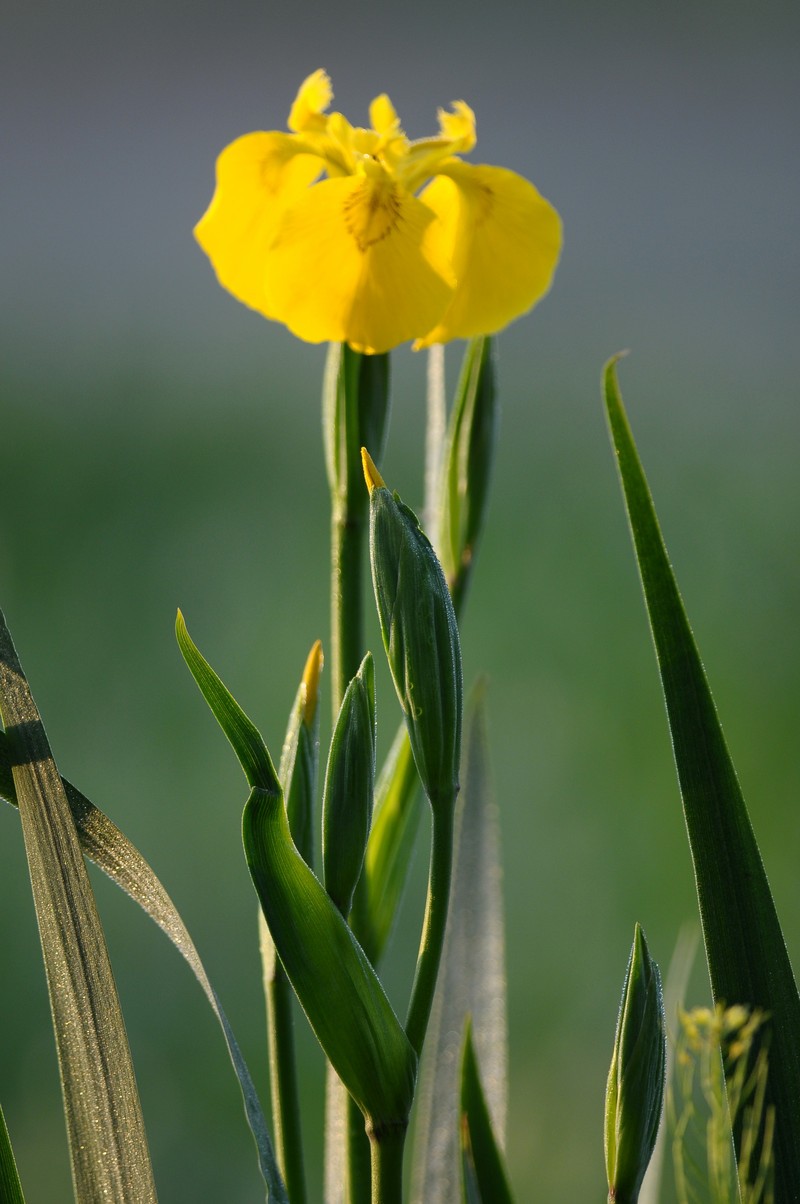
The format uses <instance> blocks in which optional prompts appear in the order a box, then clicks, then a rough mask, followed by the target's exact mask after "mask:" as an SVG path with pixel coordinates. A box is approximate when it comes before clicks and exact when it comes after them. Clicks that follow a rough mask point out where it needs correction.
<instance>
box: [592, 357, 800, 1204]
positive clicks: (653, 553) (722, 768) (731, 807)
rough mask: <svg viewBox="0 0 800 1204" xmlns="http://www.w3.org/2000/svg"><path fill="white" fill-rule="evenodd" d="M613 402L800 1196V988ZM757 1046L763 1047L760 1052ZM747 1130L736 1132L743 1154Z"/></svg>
mask: <svg viewBox="0 0 800 1204" xmlns="http://www.w3.org/2000/svg"><path fill="white" fill-rule="evenodd" d="M604 385H605V403H606V410H607V414H608V422H609V427H610V430H611V438H612V441H613V445H614V450H615V452H616V455H617V464H618V468H619V473H620V478H621V481H622V488H623V492H624V495H625V504H626V506H627V510H628V518H629V521H630V527H631V532H632V535H633V543H634V548H635V552H636V559H637V562H638V565H639V572H640V574H641V579H642V587H643V589H644V596H645V602H646V605H647V610H648V614H649V618H650V626H651V630H652V633H653V641H654V644H655V650H656V659H657V661H658V667H659V672H660V674H661V683H662V687H663V690H664V699H665V702H666V707H667V717H668V720H669V726H670V731H671V733H672V745H673V751H674V755H675V764H676V766H677V770H678V780H679V782H680V789H681V795H682V798H683V811H684V816H685V818H686V828H687V832H688V835H689V844H690V847H691V852H692V860H693V862H694V873H695V882H696V885H697V896H698V901H699V905H700V919H701V922H702V926H703V937H704V940H705V947H706V956H707V958H708V967H709V972H710V975H711V985H712V989H713V993H714V999H715V1001H717V1002H722V1003H724V1004H728V1005H731V1004H744V1005H745V1006H747V1007H749V1008H759V1009H762V1010H763V1011H765V1012H766V1013H767V1014H768V1015H769V1017H770V1019H769V1021H768V1022H767V1023H766V1024H765V1025H764V1026H763V1036H764V1038H765V1039H766V1040H767V1041H768V1042H769V1057H770V1072H769V1077H768V1080H767V1100H766V1106H767V1107H768V1106H769V1105H770V1104H772V1105H774V1106H775V1116H776V1134H775V1201H776V1204H789V1201H792V1202H796V1201H798V1200H800V997H798V993H797V985H796V983H795V978H794V974H793V972H792V967H791V964H790V962H789V955H788V953H787V951H786V944H785V942H784V939H783V933H782V932H781V927H780V923H779V921H778V916H777V912H776V910H775V903H774V901H773V898H772V894H771V892H770V889H769V883H768V882H767V876H766V873H765V872H764V865H763V862H762V860H761V854H760V852H759V849H758V845H757V843H756V839H755V836H754V834H753V829H752V826H751V823H750V817H749V815H748V813H747V808H746V806H745V802H744V798H743V796H742V792H741V788H740V786H739V782H738V780H737V777H736V772H735V770H734V767H733V762H732V761H731V758H730V754H729V752H728V748H727V745H726V743H725V737H724V736H723V733H722V728H721V727H720V722H719V719H718V717H717V712H716V708H715V706H714V702H713V699H712V697H711V691H710V689H709V686H708V681H707V680H706V675H705V672H704V670H703V666H702V663H701V661H700V656H699V653H698V650H697V646H696V644H695V642H694V637H693V635H692V632H691V629H690V627H689V622H688V619H687V617H686V612H685V611H684V608H683V602H682V601H681V597H680V594H679V592H678V586H677V583H676V581H675V577H674V575H673V573H672V569H671V567H670V563H669V559H668V556H667V550H666V547H665V546H664V541H663V539H662V536H661V531H660V529H659V525H658V519H657V518H656V512H655V508H654V506H653V501H652V498H651V496H650V491H649V489H648V486H647V481H646V479H645V476H644V472H643V471H642V466H641V464H640V462H639V458H638V455H637V452H636V446H635V444H634V441H633V436H632V434H631V430H630V427H629V425H628V420H627V417H626V415H625V410H624V408H623V405H622V398H621V396H620V393H619V387H618V384H617V376H616V359H614V360H611V362H610V363H609V364H608V365H607V366H606V370H605V381H604ZM755 1053H757V1051H754V1056H755ZM740 1137H741V1132H740V1131H737V1132H735V1133H734V1139H735V1141H736V1143H737V1154H738V1152H739V1143H740Z"/></svg>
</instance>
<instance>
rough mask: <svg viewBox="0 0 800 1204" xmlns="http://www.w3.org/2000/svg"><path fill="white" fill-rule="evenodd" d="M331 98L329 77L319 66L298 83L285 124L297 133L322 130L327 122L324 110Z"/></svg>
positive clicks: (331, 91)
mask: <svg viewBox="0 0 800 1204" xmlns="http://www.w3.org/2000/svg"><path fill="white" fill-rule="evenodd" d="M332 100H333V89H332V88H331V81H330V78H329V76H328V74H327V72H326V71H323V70H322V68H321V67H320V68H319V70H318V71H314V72H313V74H312V75H309V76H308V77H307V78H306V79H304V80H303V82H302V84H301V85H300V87H299V89H298V92H297V96H296V97H295V99H294V104H293V105H292V108H291V111H290V113H289V120H288V121H287V123H286V124H287V125H288V126H289V129H290V130H295V131H296V132H297V133H298V134H302V133H305V132H307V131H312V132H320V131H322V130H324V129H325V125H326V122H327V117H325V110H326V109H327V107H328V105H329V104H330V103H331V101H332Z"/></svg>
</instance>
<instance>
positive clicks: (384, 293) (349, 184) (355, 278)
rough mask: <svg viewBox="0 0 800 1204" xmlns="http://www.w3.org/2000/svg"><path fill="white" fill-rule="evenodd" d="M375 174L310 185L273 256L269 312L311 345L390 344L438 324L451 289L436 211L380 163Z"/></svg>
mask: <svg viewBox="0 0 800 1204" xmlns="http://www.w3.org/2000/svg"><path fill="white" fill-rule="evenodd" d="M368 172H369V174H359V175H356V176H349V177H341V178H339V179H329V180H322V181H321V182H320V183H318V184H315V185H314V187H313V188H310V189H308V190H307V192H305V193H304V194H303V195H302V196H301V197H300V198H299V199H298V200H297V202H296V203H295V204H293V205H292V206H291V207H290V208H289V209H288V210H287V212H286V214H285V216H284V218H283V221H282V223H281V228H280V231H279V232H278V234H277V235H276V237H275V239H274V241H273V244H272V247H271V249H270V252H269V254H268V256H267V264H266V267H267V272H266V279H267V285H266V287H267V296H268V302H269V306H270V309H271V310H272V312H273V313H274V314H275V315H276V316H277V317H278V318H279V320H280V321H281V322H284V323H285V325H286V326H288V327H289V329H290V330H291V331H293V333H294V334H296V335H298V337H299V338H301V339H305V340H306V341H307V342H309V343H319V342H323V341H325V340H329V341H331V342H339V341H344V342H348V343H350V344H351V345H352V346H354V347H356V348H358V349H360V350H363V351H373V352H378V351H388V350H389V349H390V348H391V347H395V346H397V344H398V343H403V342H405V341H406V340H407V339H411V338H415V337H417V336H419V335H421V334H424V333H425V332H426V331H427V330H429V329H430V328H431V326H432V325H433V324H434V323H436V322H437V321H438V319H439V318H440V317H441V315H442V314H443V313H444V311H445V309H446V308H447V305H448V302H449V300H450V297H451V296H452V290H453V277H452V273H451V271H450V266H449V263H448V262H447V260H446V259H445V258H444V257H443V255H442V254H441V252H440V250H439V248H438V246H434V245H432V243H431V237H430V225H431V221H432V214H431V212H430V210H429V209H427V207H426V206H425V205H423V204H422V203H421V202H420V201H419V200H418V199H417V198H416V197H414V196H412V195H411V194H410V193H408V192H406V191H405V190H404V189H402V188H400V187H399V186H398V185H397V183H396V182H395V181H393V180H392V179H391V178H390V177H389V176H388V175H386V173H385V172H382V171H381V170H380V168H379V167H378V166H377V164H371V165H370V166H369V167H368Z"/></svg>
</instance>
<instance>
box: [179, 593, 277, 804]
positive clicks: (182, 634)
mask: <svg viewBox="0 0 800 1204" xmlns="http://www.w3.org/2000/svg"><path fill="white" fill-rule="evenodd" d="M175 635H176V638H177V640H178V647H179V648H180V650H181V653H182V655H183V659H184V660H185V661H186V664H187V666H188V668H189V672H190V673H191V675H192V677H193V678H194V679H195V681H196V682H197V686H198V688H199V690H200V693H201V694H202V695H203V697H204V698H205V700H206V702H207V703H208V705H209V708H210V709H211V712H212V714H213V716H214V718H215V719H216V721H217V723H218V724H219V725H220V727H221V728H222V730H223V732H224V733H225V735H226V737H227V739H228V741H229V743H230V745H231V747H232V748H233V751H234V752H235V753H236V756H237V758H238V761H239V764H240V765H241V767H242V770H243V772H244V776H245V777H246V778H247V782H248V785H250V786H251V787H253V788H254V789H260V790H268V791H270V792H271V793H273V794H280V792H281V787H280V783H279V782H278V776H277V774H276V773H275V767H274V765H273V764H272V759H271V758H270V755H269V753H268V752H267V748H266V745H265V744H264V741H263V740H262V738H261V734H260V733H259V731H258V729H257V728H256V726H255V725H254V724H253V723H252V722H251V721H250V720H249V719H248V717H247V715H245V713H244V711H243V710H242V708H241V707H240V706H239V704H238V703H237V702H236V699H235V698H234V697H233V695H232V694H231V693H230V691H229V690H228V689H227V687H226V686H225V685H224V684H223V682H222V681H221V679H220V678H219V677H218V676H217V674H216V673H215V672H214V670H213V669H212V668H211V666H210V665H209V663H208V661H207V660H206V659H205V657H204V656H203V655H202V654H201V653H200V651H199V650H198V648H197V647H196V645H195V644H194V643H193V641H192V639H191V637H190V635H189V632H188V631H187V630H186V623H185V622H184V618H183V615H182V614H181V612H180V611H178V617H177V619H176V620H175Z"/></svg>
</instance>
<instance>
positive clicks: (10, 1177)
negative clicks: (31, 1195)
mask: <svg viewBox="0 0 800 1204" xmlns="http://www.w3.org/2000/svg"><path fill="white" fill-rule="evenodd" d="M0 1200H2V1202H3V1204H25V1197H24V1195H23V1194H22V1184H21V1183H20V1181H19V1172H18V1171H17V1163H16V1160H15V1158H14V1151H13V1150H12V1148H11V1138H10V1137H9V1135H8V1128H7V1127H6V1118H5V1116H4V1115H3V1109H2V1108H0Z"/></svg>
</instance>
